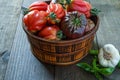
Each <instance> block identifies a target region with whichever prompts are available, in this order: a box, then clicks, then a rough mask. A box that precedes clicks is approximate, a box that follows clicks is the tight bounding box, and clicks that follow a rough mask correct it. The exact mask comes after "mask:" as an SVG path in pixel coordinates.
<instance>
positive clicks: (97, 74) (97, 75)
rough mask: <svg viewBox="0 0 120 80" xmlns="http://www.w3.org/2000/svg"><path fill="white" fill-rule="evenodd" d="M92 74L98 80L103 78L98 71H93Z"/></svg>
mask: <svg viewBox="0 0 120 80" xmlns="http://www.w3.org/2000/svg"><path fill="white" fill-rule="evenodd" d="M94 75H95V77H96V78H97V79H98V80H103V77H102V76H101V75H100V74H99V73H98V72H95V73H94Z"/></svg>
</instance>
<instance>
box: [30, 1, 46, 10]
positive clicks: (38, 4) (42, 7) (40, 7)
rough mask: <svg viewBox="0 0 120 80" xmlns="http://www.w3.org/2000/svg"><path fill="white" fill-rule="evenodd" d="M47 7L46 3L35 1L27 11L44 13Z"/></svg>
mask: <svg viewBox="0 0 120 80" xmlns="http://www.w3.org/2000/svg"><path fill="white" fill-rule="evenodd" d="M47 6H48V4H47V3H46V2H43V1H36V2H33V3H32V4H31V5H30V6H29V10H30V11H32V10H39V11H46V10H47Z"/></svg>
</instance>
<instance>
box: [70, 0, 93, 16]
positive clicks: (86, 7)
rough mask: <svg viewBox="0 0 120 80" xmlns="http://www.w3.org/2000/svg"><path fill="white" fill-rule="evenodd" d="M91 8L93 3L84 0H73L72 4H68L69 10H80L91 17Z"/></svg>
mask: <svg viewBox="0 0 120 80" xmlns="http://www.w3.org/2000/svg"><path fill="white" fill-rule="evenodd" d="M91 8H92V6H91V4H90V3H89V2H87V1H84V0H72V1H71V3H70V5H68V11H78V12H80V13H83V14H85V16H86V17H87V18H89V17H90V10H91Z"/></svg>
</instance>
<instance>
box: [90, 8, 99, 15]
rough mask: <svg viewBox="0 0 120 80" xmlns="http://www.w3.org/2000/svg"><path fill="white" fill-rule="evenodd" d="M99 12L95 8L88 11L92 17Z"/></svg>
mask: <svg viewBox="0 0 120 80" xmlns="http://www.w3.org/2000/svg"><path fill="white" fill-rule="evenodd" d="M99 12H101V11H100V10H98V9H97V8H93V9H91V11H90V13H91V14H92V15H98V13H99Z"/></svg>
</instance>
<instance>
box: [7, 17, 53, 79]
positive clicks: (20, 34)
mask: <svg viewBox="0 0 120 80" xmlns="http://www.w3.org/2000/svg"><path fill="white" fill-rule="evenodd" d="M53 79H54V66H52V65H50V66H48V65H47V64H43V63H41V62H39V61H38V60H37V59H36V58H35V57H34V56H33V55H32V53H31V50H30V47H29V43H28V41H27V37H26V35H25V33H24V31H23V30H22V26H21V18H20V22H19V26H18V28H17V33H16V35H15V40H14V44H13V47H12V50H11V55H10V59H9V63H8V67H7V71H6V75H5V80H53Z"/></svg>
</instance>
